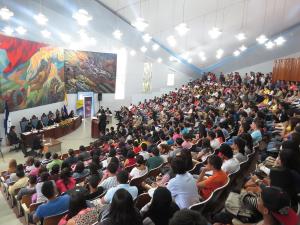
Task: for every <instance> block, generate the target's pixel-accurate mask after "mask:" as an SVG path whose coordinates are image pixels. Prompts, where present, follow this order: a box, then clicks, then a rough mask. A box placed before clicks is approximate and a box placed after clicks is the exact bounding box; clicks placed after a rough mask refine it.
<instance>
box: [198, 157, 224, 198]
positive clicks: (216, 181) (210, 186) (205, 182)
mask: <svg viewBox="0 0 300 225" xmlns="http://www.w3.org/2000/svg"><path fill="white" fill-rule="evenodd" d="M221 167H222V159H221V158H220V157H219V156H216V155H212V156H210V157H209V158H208V160H207V165H206V166H205V167H204V168H202V170H201V173H200V175H199V178H198V181H197V187H198V189H199V190H200V195H201V197H202V198H203V199H204V200H205V199H207V198H209V196H210V195H211V194H212V192H213V191H214V190H216V189H217V188H219V187H222V186H223V185H225V184H226V182H227V180H228V176H227V174H226V173H225V172H224V171H222V170H221ZM207 171H212V172H213V174H212V176H209V177H208V178H205V173H206V172H207Z"/></svg>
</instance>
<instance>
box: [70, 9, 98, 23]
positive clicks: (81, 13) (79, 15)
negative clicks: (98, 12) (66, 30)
mask: <svg viewBox="0 0 300 225" xmlns="http://www.w3.org/2000/svg"><path fill="white" fill-rule="evenodd" d="M72 17H73V18H74V19H75V20H76V21H77V23H78V25H80V26H86V25H88V23H89V21H91V20H92V19H93V17H92V16H91V15H89V13H88V12H87V11H86V10H85V9H79V10H78V11H77V12H74V13H73V15H72Z"/></svg>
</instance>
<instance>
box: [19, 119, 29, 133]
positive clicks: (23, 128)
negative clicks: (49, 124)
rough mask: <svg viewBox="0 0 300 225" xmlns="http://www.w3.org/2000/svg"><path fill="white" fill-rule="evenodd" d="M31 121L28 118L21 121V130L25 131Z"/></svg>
mask: <svg viewBox="0 0 300 225" xmlns="http://www.w3.org/2000/svg"><path fill="white" fill-rule="evenodd" d="M28 123H29V121H28V120H23V121H20V127H21V132H22V133H23V132H25V129H26V126H27V125H28Z"/></svg>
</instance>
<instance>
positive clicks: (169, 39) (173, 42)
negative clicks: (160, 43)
mask: <svg viewBox="0 0 300 225" xmlns="http://www.w3.org/2000/svg"><path fill="white" fill-rule="evenodd" d="M167 42H168V44H169V45H170V46H171V47H175V46H176V44H177V41H176V39H175V37H174V36H173V35H170V36H168V37H167Z"/></svg>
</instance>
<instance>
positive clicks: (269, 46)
mask: <svg viewBox="0 0 300 225" xmlns="http://www.w3.org/2000/svg"><path fill="white" fill-rule="evenodd" d="M274 45H275V44H274V42H273V41H268V42H267V43H266V44H265V46H266V48H267V49H272V48H273V47H274Z"/></svg>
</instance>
